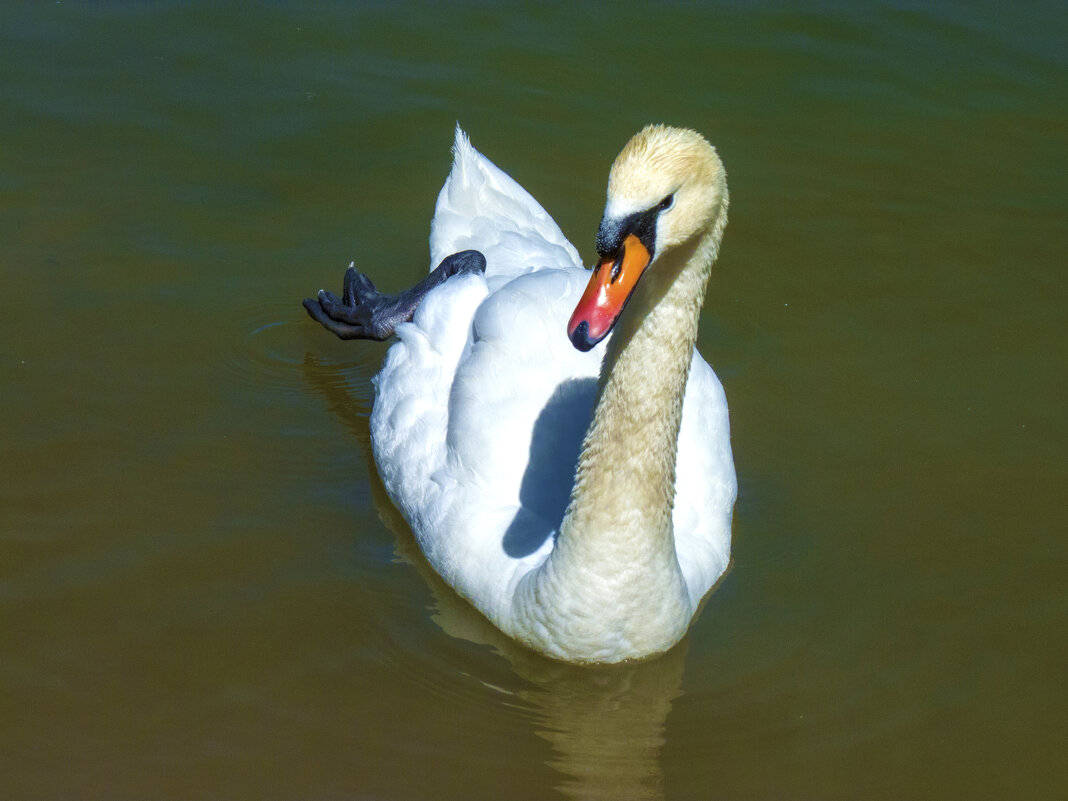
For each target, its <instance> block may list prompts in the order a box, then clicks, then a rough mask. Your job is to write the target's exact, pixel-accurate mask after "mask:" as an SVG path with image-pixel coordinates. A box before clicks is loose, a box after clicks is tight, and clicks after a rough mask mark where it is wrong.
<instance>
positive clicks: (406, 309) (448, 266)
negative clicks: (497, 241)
mask: <svg viewBox="0 0 1068 801" xmlns="http://www.w3.org/2000/svg"><path fill="white" fill-rule="evenodd" d="M485 270H486V258H485V256H483V255H482V254H481V253H479V252H478V251H477V250H462V251H460V252H459V253H453V254H452V255H451V256H446V257H445V258H444V259H442V260H441V264H439V265H438V266H437V267H435V268H434V269H433V270H432V271H431V273H430V275H428V276H427V277H426V278H424V279H423V280H422V281H420V282H419V283H418V284H416V285H415V286H414V287H412V288H411V289H407V290H405V291H403V292H400V293H398V294H396V295H384V294H382V293H381V292H379V291H378V290H377V289H375V285H374V284H373V283H371V279H370V278H368V277H367V276H366V275H364V274H363V273H361V272H359V271H358V270H357V269H356V268H355V267H354V266H353V265H349V268H348V270H346V271H345V283H344V288H343V290H342V293H341V298H340V299H339V298H338V297H337V295H335V294H333V293H332V292H327V291H326V290H325V289H320V290H319V294H318V296H317V297H315V298H305V299H304V308H305V309H307V311H308V314H309V315H311V318H312V319H313V320H316V321H317V322H319V323H320V324H321V325H322V326H323V327H324V328H326V330H328V331H332V332H333V333H334V334H336V335H337V336H338V337H340V338H341V339H375V340H378V341H382V340H386V339H389V338H390V337H391V336H393V332H394V331H395V330H396V328H397V326H398V325H400V324H401V323H404V322H408V321H409V320H411V319H412V315H413V314H415V310H416V308H417V307H418V306H419V302H420V301H421V300H422V299H423V298H424V297H425V296H426V294H427V293H428V292H429V291H430V290H431V289H433V288H434V287H436V286H439V285H440V284H442V283H443V282H444V281H445V280H446V279H448V278H450V277H451V276H454V275H458V274H460V273H465V272H479V273H481V272H485Z"/></svg>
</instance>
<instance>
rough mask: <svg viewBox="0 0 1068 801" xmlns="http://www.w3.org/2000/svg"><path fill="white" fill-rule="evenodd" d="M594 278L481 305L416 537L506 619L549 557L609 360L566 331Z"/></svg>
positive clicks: (520, 289) (562, 277)
mask: <svg viewBox="0 0 1068 801" xmlns="http://www.w3.org/2000/svg"><path fill="white" fill-rule="evenodd" d="M587 277H588V273H585V272H581V271H578V270H539V271H536V272H532V273H529V274H526V275H522V276H520V277H519V278H516V279H514V280H512V281H510V282H508V283H507V284H505V285H504V286H503V287H502V288H501V289H499V290H497V291H496V292H493V293H491V294H490V295H489V296H488V297H487V298H486V300H485V301H484V302H483V303H482V304H481V305H480V307H479V309H478V312H477V314H476V315H475V320H474V324H473V327H472V344H471V347H470V349H469V350H468V351H467V352H466V353H465V354H464V356H463V358H461V360H460V364H459V366H458V368H457V370H456V375H455V380H454V382H453V387H452V391H451V393H450V395H449V403H448V434H447V441H446V454H445V464H444V466H443V468H442V469H441V470H439V471H437V472H436V473H435V474H434V475H433V476H432V477H431V480H432V482H433V483H434V484H435V485H437V486H439V487H441V488H442V491H441V493H440V495H439V496H438V497H439V499H440V502H439V503H438V504H437V505H436V506H435V510H434V515H433V516H434V518H435V520H436V526H435V529H434V530H433V531H427V532H424V533H422V534H420V532H417V536H419V538H420V544H421V545H422V546H423V548H424V552H425V553H426V554H427V556H428V558H429V559H430V560H431V562H432V563H433V564H434V566H435V568H437V569H438V571H439V572H440V573H441V574H442V576H443V577H444V578H445V579H446V580H447V581H449V582H450V583H452V584H453V586H455V587H456V588H457V590H458V591H459V592H460V593H461V594H462V595H464V596H466V597H468V598H469V599H471V600H472V601H473V602H474V603H475V604H476V605H477V606H479V607H480V608H481V609H483V611H485V612H487V613H488V614H490V616H491V617H493V616H494V614H493V613H494V612H497V613H498V614H506V611H505V609H504V608H501V609H496V607H498V606H501V605H503V604H507V603H510V600H511V598H512V596H513V594H514V590H515V586H516V584H517V583H518V581H519V579H520V578H521V577H522V576H523V575H525V574H526V573H527V572H528V571H529V570H531V569H533V568H534V567H536V566H537V565H539V564H541V562H543V561H544V560H545V558H546V557H547V556H548V554H549V552H550V551H551V550H552V546H553V543H554V538H555V535H556V533H557V530H558V527H559V524H560V521H561V520H562V519H563V515H564V511H565V510H566V506H567V502H568V500H569V498H570V492H571V485H572V482H573V480H574V475H575V465H576V462H577V460H578V454H579V449H580V447H581V444H582V439H583V436H584V435H585V432H586V428H587V427H588V425H589V421H590V416H591V413H592V408H593V400H594V396H595V393H596V377H597V374H598V371H599V369H600V362H601V354H600V353H594V352H590V353H582V352H580V351H578V350H576V349H575V348H574V347H573V346H572V345H571V343H570V341H569V340H568V338H567V334H566V323H567V319H568V316H569V315H570V313H571V310H572V308H573V307H574V305H575V303H576V302H577V300H578V297H579V296H580V295H581V293H582V290H583V288H584V286H585V283H586V279H587Z"/></svg>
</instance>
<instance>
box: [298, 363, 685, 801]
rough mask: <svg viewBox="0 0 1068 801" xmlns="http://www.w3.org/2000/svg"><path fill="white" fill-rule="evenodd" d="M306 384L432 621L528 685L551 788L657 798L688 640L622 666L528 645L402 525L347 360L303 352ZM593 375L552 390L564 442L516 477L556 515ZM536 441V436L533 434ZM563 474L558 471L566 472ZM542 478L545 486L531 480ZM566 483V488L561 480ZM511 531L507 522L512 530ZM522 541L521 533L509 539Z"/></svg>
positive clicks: (529, 496)
mask: <svg viewBox="0 0 1068 801" xmlns="http://www.w3.org/2000/svg"><path fill="white" fill-rule="evenodd" d="M304 372H305V376H306V380H307V381H308V383H309V384H310V385H311V386H312V387H313V388H314V389H315V391H316V392H318V393H319V394H320V395H321V396H322V397H323V399H324V400H325V402H326V404H327V406H328V408H330V409H331V410H332V411H334V412H335V413H336V414H337V415H338V417H339V418H340V419H341V420H342V422H343V423H344V424H345V425H346V426H347V427H348V428H349V429H350V431H351V432H352V433H353V435H354V436H355V438H356V439H357V441H358V442H359V443H360V444H361V446H362V447H361V450H362V452H363V454H364V456H365V458H366V459H367V462H368V467H369V470H368V472H369V475H370V482H371V491H372V496H373V499H374V503H375V507H376V509H377V511H378V513H379V516H380V517H381V519H382V521H383V522H384V523H385V524H386V526H387V527H388V528H389V529H390V530H391V531H392V532H393V534H394V537H395V544H396V549H397V554H398V556H400V557H401V558H402V559H404V560H405V561H407V562H409V563H410V564H411V565H412V566H414V567H415V569H416V570H417V571H418V572H419V574H420V575H421V576H422V578H423V579H424V580H425V581H426V583H427V585H428V586H429V587H430V590H431V592H432V594H433V598H434V605H435V611H434V614H433V619H434V621H435V622H436V623H437V624H438V625H439V626H440V627H441V629H442V630H443V631H444V632H445V633H446V634H448V635H449V636H451V637H455V638H457V639H461V640H465V641H468V642H471V643H475V644H477V645H488V646H489V647H490V648H492V649H493V650H494V651H495V652H496V653H498V654H500V655H501V656H503V657H504V658H505V659H506V660H507V661H508V662H509V664H510V665H511V668H512V670H513V672H514V673H515V675H516V676H517V677H519V678H520V679H521V680H523V682H525V684H526V686H525V687H524V689H522V690H520V691H519V693H518V695H519V697H520V699H521V700H522V701H523V702H524V704H525V706H526V707H527V709H528V710H529V711H528V712H527V713H526V714H528V715H530V717H532V722H533V726H534V733H535V734H536V735H537V736H538V737H540V738H542V739H543V740H545V741H547V742H548V743H549V744H550V746H551V747H552V749H553V751H554V752H555V755H556V756H555V757H554V758H553V759H552V760H551V761H550V762H549V766H550V767H552V768H553V769H554V770H556V771H557V772H558V773H560V774H561V776H562V777H563V779H562V781H561V782H560V784H559V785H557V789H559V790H560V792H561V793H562V794H563V795H564V796H566V797H569V798H576V799H600V798H605V799H607V798H611V799H619V798H627V799H649V800H652V799H661V798H663V797H664V790H663V775H662V770H661V763H660V749H661V747H662V746H663V744H664V737H665V724H666V721H667V716H668V713H669V712H670V710H671V704H672V701H673V700H674V699H675V698H677V697H678V696H679V695H681V693H682V678H683V670H684V667H685V660H686V651H687V640H685V639H684V640H683V642H682V643H681V644H680V645H678V646H676V647H675V648H674V649H672V650H671V651H670V652H668V653H667V654H664V655H662V656H660V657H657V658H654V659H651V660H645V661H641V662H631V663H627V664H622V665H598V666H594V665H590V666H578V665H569V664H565V663H563V662H555V661H553V660H550V659H547V658H545V657H543V656H540V655H539V654H536V653H534V652H533V651H530V650H528V649H526V648H524V647H522V646H520V645H519V644H517V643H516V642H514V641H513V640H511V639H510V638H508V637H507V636H505V635H504V634H503V633H501V632H500V631H499V630H498V629H497V628H495V627H494V626H493V625H492V624H491V623H490V622H489V621H488V620H487V619H486V618H485V617H483V616H482V615H481V614H480V613H479V612H477V611H476V610H475V609H474V607H472V606H471V605H470V604H468V603H467V602H466V601H464V600H463V599H462V598H461V597H460V596H458V595H457V594H456V593H455V592H454V591H453V589H452V588H451V587H449V586H448V585H447V584H446V583H445V582H444V581H443V580H442V579H441V577H440V576H438V575H437V573H436V572H435V571H434V569H433V568H432V567H431V566H430V564H429V563H428V562H427V561H426V559H425V558H424V557H423V555H422V553H421V552H420V550H419V547H418V545H417V543H416V541H415V538H414V536H413V534H412V532H411V529H410V528H409V527H408V524H407V523H406V522H405V520H404V519H403V518H402V517H401V515H400V513H399V512H398V511H397V509H396V508H395V507H394V506H393V504H392V502H391V501H390V500H389V497H388V496H387V494H386V491H385V487H384V486H383V485H382V482H381V480H380V479H379V477H378V473H377V471H376V470H375V469H374V459H373V457H372V454H371V449H370V434H369V430H368V415H367V413H368V412H369V411H370V410H369V408H366V406H367V404H366V403H361V402H360V400H359V399H357V398H354V397H352V395H351V392H350V390H349V388H348V386H347V382H346V380H345V368H344V367H342V366H337V367H335V366H325V365H322V364H320V363H318V362H317V361H316V360H315V359H313V358H312V357H310V356H309V357H308V358H307V359H306V361H305V365H304ZM595 390H596V381H595V380H594V379H588V380H577V381H573V382H569V383H568V384H566V385H563V386H561V388H560V389H559V390H558V391H557V392H556V393H554V395H553V397H552V399H551V400H550V402H549V403H548V404H547V406H546V408H545V411H543V413H542V414H541V416H540V417H539V419H538V424H537V425H536V426H535V434H536V433H537V431H538V429H539V428H542V427H545V428H547V427H549V426H552V427H554V428H555V427H557V426H562V427H563V429H564V430H565V431H566V437H567V439H566V443H565V447H559V446H554V447H538V446H536V445H535V446H532V449H531V468H530V469H529V470H528V472H527V475H526V476H525V477H524V492H525V493H526V494H525V495H524V497H523V501H524V504H530V505H531V506H532V508H534V509H536V510H538V513H539V515H540V514H544V515H545V519H548V520H559V519H560V518H561V517H562V516H563V512H564V509H565V508H566V505H567V501H568V497H569V493H570V484H571V478H573V471H574V464H575V461H576V460H577V458H578V449H579V447H580V445H581V441H582V436H583V434H584V433H585V427H586V424H587V422H588V420H589V414H590V409H591V408H592V402H593V393H594V392H595ZM534 439H535V442H537V441H538V437H537V436H535V437H534ZM563 476H566V477H567V478H566V481H565V480H564V478H563ZM545 477H548V478H550V479H551V481H550V482H549V483H548V486H549V487H550V488H549V489H548V490H545V491H535V490H534V489H533V487H534V486H535V484H539V483H540V482H541V481H542V478H545ZM565 484H566V487H565V486H564V485H565ZM510 532H511V529H510ZM528 542H529V540H527V539H524V538H522V537H520V538H519V539H516V540H514V541H513V543H512V544H513V547H519V543H528Z"/></svg>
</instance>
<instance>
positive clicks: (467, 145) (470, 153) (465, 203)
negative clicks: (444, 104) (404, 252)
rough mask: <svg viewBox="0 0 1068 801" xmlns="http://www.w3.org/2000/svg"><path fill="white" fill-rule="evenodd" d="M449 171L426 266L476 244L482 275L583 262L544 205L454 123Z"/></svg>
mask: <svg viewBox="0 0 1068 801" xmlns="http://www.w3.org/2000/svg"><path fill="white" fill-rule="evenodd" d="M452 152H453V162H452V172H450V173H449V177H448V179H447V180H446V181H445V185H444V186H443V187H442V188H441V193H440V194H439V195H438V203H437V207H436V209H435V211H434V220H433V222H432V223H431V228H430V267H431V268H433V267H434V266H436V265H437V264H438V263H439V262H440V261H441V260H442V259H443V258H445V257H446V256H448V255H449V254H450V253H456V252H457V251H460V250H466V249H468V248H474V249H477V250H480V251H482V253H483V255H485V257H486V262H487V267H486V277H487V279H488V280H489V281H490V283H491V284H492V283H495V281H494V280H493V279H495V278H499V277H504V278H512V277H514V276H516V275H521V274H522V273H525V272H528V271H529V270H530V269H532V268H534V267H570V266H575V267H581V266H582V262H581V260H580V258H579V255H578V252H577V251H576V250H575V248H574V247H573V246H572V245H571V243H570V242H568V241H567V239H566V238H565V237H564V235H563V233H562V232H561V231H560V228H559V227H558V226H557V224H556V223H555V222H553V219H552V218H551V217H550V216H549V215H548V214H547V213H546V212H545V209H543V208H542V207H541V205H540V204H539V203H538V201H536V200H535V199H534V198H533V197H531V196H530V193H528V192H527V191H526V190H525V189H523V187H521V186H520V185H519V184H518V183H516V182H515V181H514V180H513V179H512V178H511V177H509V176H508V175H507V174H506V173H505V172H504V171H503V170H501V169H499V168H498V167H497V166H496V165H495V164H494V163H493V162H491V161H490V160H489V159H487V158H486V157H485V156H483V155H482V154H481V153H479V152H478V151H477V150H475V148H474V147H473V146H472V144H471V142H470V140H469V139H468V138H467V134H465V133H464V132H463V130H462V129H461V128H460V126H459V125H457V126H456V139H455V141H454V142H453V146H452Z"/></svg>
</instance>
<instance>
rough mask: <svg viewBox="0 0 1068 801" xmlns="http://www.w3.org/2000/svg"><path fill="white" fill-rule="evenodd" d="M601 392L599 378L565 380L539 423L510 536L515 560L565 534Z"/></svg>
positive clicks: (507, 543) (507, 537)
mask: <svg viewBox="0 0 1068 801" xmlns="http://www.w3.org/2000/svg"><path fill="white" fill-rule="evenodd" d="M596 393H597V379H595V378H574V379H571V380H569V381H564V382H563V383H562V384H560V386H558V387H557V388H556V391H555V392H553V394H552V396H551V397H550V398H549V400H548V402H547V403H546V404H545V408H544V409H542V410H541V414H539V415H538V419H537V420H536V421H535V422H534V433H533V436H532V437H531V441H530V458H529V460H528V461H527V469H526V471H525V472H524V473H523V482H522V484H520V487H519V501H520V504H521V506H520V508H519V513H518V514H517V515H516V516H515V519H514V520H513V521H512V523H511V525H509V526H508V530H507V531H505V533H504V541H503V546H504V552H505V553H507V554H508V555H509V556H511V557H514V558H516V559H519V558H522V557H524V556H529V555H530V554H532V553H534V552H535V551H536V550H538V549H539V548H540V547H541V546H542V545H543V544H544V543H545V541H546V540H547V539H548V538H549V537H551V536H554V535H555V533H556V532H557V531H559V530H560V521H561V520H563V519H564V512H565V511H567V504H568V501H570V500H571V485H572V483H573V482H574V478H575V467H576V465H577V464H578V457H579V452H580V451H581V449H582V440H583V437H584V436H585V435H586V429H587V428H588V427H589V424H590V416H591V415H592V413H593V402H594V399H595V396H596Z"/></svg>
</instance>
